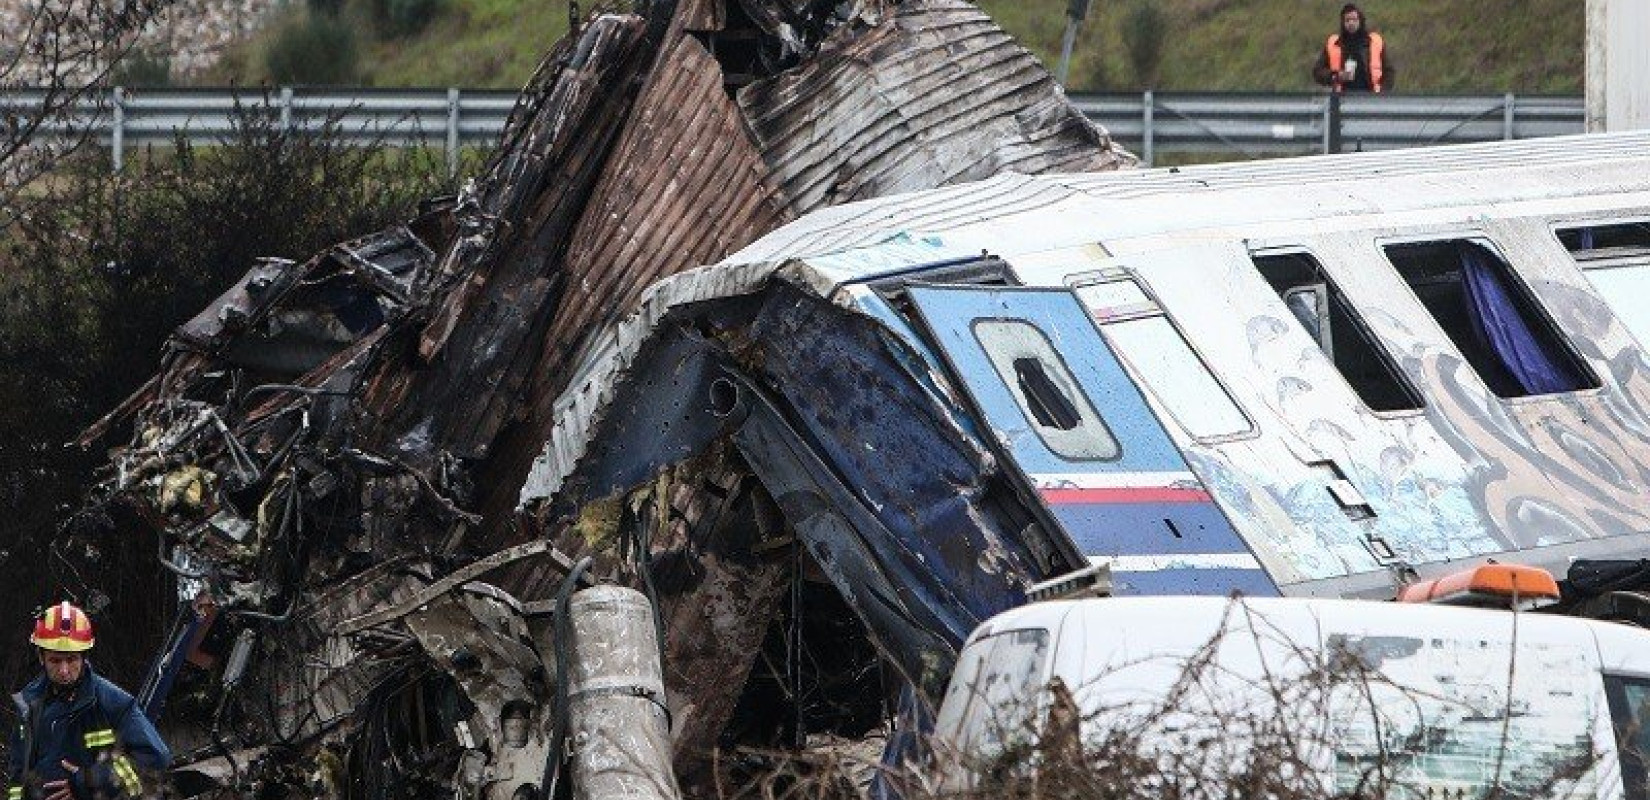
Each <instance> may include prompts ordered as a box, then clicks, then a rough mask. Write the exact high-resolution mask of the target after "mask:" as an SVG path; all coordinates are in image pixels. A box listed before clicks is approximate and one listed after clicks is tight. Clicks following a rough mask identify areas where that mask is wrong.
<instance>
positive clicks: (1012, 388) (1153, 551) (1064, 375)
mask: <svg viewBox="0 0 1650 800" xmlns="http://www.w3.org/2000/svg"><path fill="white" fill-rule="evenodd" d="M909 291H910V297H911V300H912V302H913V303H914V304H915V306H916V308H917V310H918V313H919V316H920V317H921V319H922V321H923V323H924V325H925V326H926V327H927V329H928V332H929V334H930V336H931V337H932V338H933V341H934V343H935V345H936V346H937V347H938V349H939V350H940V352H941V353H942V354H943V357H944V358H945V360H946V362H947V365H948V366H949V367H950V369H951V372H952V374H953V375H954V376H955V377H956V379H957V380H958V381H959V382H960V383H961V384H962V386H963V388H964V390H965V391H966V392H967V394H968V399H969V400H970V401H971V403H972V405H973V407H974V409H975V410H976V412H977V413H978V415H979V420H980V422H981V423H982V425H983V426H985V427H986V428H988V429H989V430H990V431H991V433H992V434H994V435H995V436H996V437H997V439H998V441H999V442H1000V443H1001V444H1002V446H1003V449H1004V450H1006V451H1007V453H1008V454H1009V455H1011V456H1012V458H1013V459H1014V461H1015V463H1016V465H1017V466H1018V468H1019V470H1020V471H1021V472H1022V473H1023V474H1024V475H1025V477H1026V478H1027V479H1028V480H1029V481H1030V482H1031V485H1032V486H1034V487H1035V488H1036V490H1037V493H1038V495H1039V497H1040V498H1041V500H1042V502H1043V503H1045V504H1046V505H1047V506H1048V508H1049V510H1050V511H1051V512H1052V515H1053V516H1054V518H1055V520H1056V521H1057V522H1058V523H1059V524H1060V525H1061V526H1063V527H1064V529H1065V532H1066V534H1067V535H1068V536H1070V537H1071V539H1072V541H1073V542H1075V543H1076V545H1077V547H1078V549H1079V550H1081V551H1082V552H1083V554H1084V555H1086V556H1088V557H1090V558H1091V559H1094V560H1107V561H1110V562H1111V563H1112V574H1113V579H1114V584H1115V587H1116V591H1117V593H1118V594H1227V593H1229V592H1232V591H1241V592H1243V593H1245V594H1249V595H1275V594H1277V593H1278V590H1277V586H1276V584H1274V583H1273V582H1272V580H1271V578H1269V577H1268V576H1267V574H1266V572H1265V571H1264V570H1263V569H1262V568H1261V564H1260V562H1259V561H1258V560H1257V559H1256V558H1255V556H1254V554H1253V553H1252V552H1251V551H1250V549H1249V547H1248V546H1247V545H1246V544H1245V543H1244V542H1243V540H1242V539H1241V538H1240V537H1239V536H1238V534H1237V532H1236V531H1234V530H1233V529H1232V526H1231V525H1230V524H1229V523H1228V522H1227V520H1226V517H1225V515H1224V514H1222V513H1221V511H1220V509H1219V507H1217V506H1216V505H1215V504H1214V501H1213V500H1212V499H1211V498H1210V496H1209V493H1208V491H1207V490H1206V489H1205V488H1204V486H1203V484H1202V483H1201V482H1200V481H1199V480H1198V479H1197V477H1196V476H1195V475H1193V474H1192V472H1191V469H1190V468H1189V467H1188V466H1187V464H1186V461H1185V459H1184V458H1182V457H1181V455H1180V451H1179V449H1178V448H1176V447H1175V445H1174V443H1173V442H1172V441H1171V440H1170V437H1169V434H1168V433H1167V432H1166V431H1165V430H1164V428H1163V423H1162V422H1160V421H1159V420H1158V418H1157V416H1156V415H1155V414H1153V412H1152V410H1151V408H1150V407H1149V406H1148V405H1147V403H1146V400H1145V398H1144V397H1143V396H1142V395H1141V394H1140V390H1139V389H1138V388H1137V387H1136V386H1135V385H1134V382H1133V381H1131V380H1130V379H1129V377H1128V375H1127V373H1126V372H1125V371H1124V369H1123V367H1122V365H1121V364H1119V363H1118V361H1117V358H1116V356H1115V355H1114V354H1113V353H1112V351H1111V349H1110V348H1109V347H1108V346H1107V345H1106V342H1105V340H1104V339H1102V338H1101V336H1100V332H1099V330H1098V329H1097V328H1096V327H1095V325H1094V322H1093V320H1092V319H1090V317H1089V316H1088V312H1087V311H1086V310H1085V309H1084V307H1083V305H1082V304H1081V303H1080V302H1079V301H1078V299H1077V297H1076V296H1075V295H1073V294H1072V293H1071V292H1070V291H1068V290H1065V289H1035V288H1019V287H939V286H912V287H910V289H909Z"/></svg>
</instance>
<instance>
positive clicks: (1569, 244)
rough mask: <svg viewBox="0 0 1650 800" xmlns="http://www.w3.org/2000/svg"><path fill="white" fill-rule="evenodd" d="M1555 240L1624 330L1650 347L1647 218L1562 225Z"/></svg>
mask: <svg viewBox="0 0 1650 800" xmlns="http://www.w3.org/2000/svg"><path fill="white" fill-rule="evenodd" d="M1558 240H1559V241H1560V242H1563V243H1564V246H1565V248H1567V249H1568V250H1569V251H1570V255H1572V256H1574V257H1575V260H1576V266H1578V267H1581V274H1582V275H1585V276H1586V277H1587V281H1588V282H1589V283H1591V284H1593V289H1595V290H1597V291H1598V293H1599V296H1600V297H1603V298H1604V302H1605V303H1606V304H1608V305H1609V306H1610V310H1611V311H1614V312H1615V314H1616V318H1617V319H1619V320H1621V324H1622V325H1623V326H1625V327H1626V328H1627V332H1628V333H1631V334H1632V335H1633V338H1635V339H1638V340H1639V344H1640V345H1641V346H1643V347H1650V303H1645V302H1644V298H1646V297H1650V222H1633V223H1627V224H1622V225H1600V226H1596V227H1588V228H1562V229H1560V230H1559V231H1558Z"/></svg>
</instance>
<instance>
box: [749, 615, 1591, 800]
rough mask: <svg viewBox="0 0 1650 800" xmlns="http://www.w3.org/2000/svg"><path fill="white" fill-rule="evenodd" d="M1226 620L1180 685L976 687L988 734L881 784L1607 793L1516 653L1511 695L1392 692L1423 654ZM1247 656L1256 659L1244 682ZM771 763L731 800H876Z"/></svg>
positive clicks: (1130, 678) (860, 770) (1034, 792)
mask: <svg viewBox="0 0 1650 800" xmlns="http://www.w3.org/2000/svg"><path fill="white" fill-rule="evenodd" d="M1226 622H1227V624H1225V625H1223V626H1222V633H1220V634H1217V635H1216V636H1215V637H1214V638H1212V639H1210V640H1209V641H1208V642H1207V643H1206V644H1204V645H1203V646H1202V647H1201V648H1199V649H1198V650H1197V651H1196V652H1194V653H1192V654H1190V655H1189V656H1185V657H1180V658H1177V661H1178V664H1177V666H1176V668H1175V669H1174V670H1172V671H1171V670H1167V669H1165V665H1163V664H1157V663H1151V660H1146V659H1143V660H1142V661H1141V662H1139V663H1131V664H1124V665H1113V666H1111V667H1109V668H1107V669H1106V670H1105V671H1103V672H1102V673H1099V674H1096V675H1094V676H1093V677H1092V678H1091V679H1089V680H1087V681H1085V682H1084V683H1083V685H1080V686H1074V687H1068V686H1066V685H1065V683H1064V682H1063V681H1061V680H1060V679H1059V678H1058V677H1056V678H1054V679H1053V680H1052V681H1049V682H1048V683H1047V684H1046V685H1043V686H1042V687H1041V689H1040V690H1039V688H1038V686H1037V685H1035V684H1033V685H1031V687H1030V691H1029V692H1024V693H1021V692H1019V691H1018V687H1014V686H1012V685H1007V686H1005V685H1003V684H1001V683H997V684H992V683H991V681H992V680H995V678H993V679H989V680H982V681H980V682H978V684H977V685H974V686H972V687H968V688H967V689H966V691H967V692H969V693H970V694H972V695H974V699H976V700H979V701H983V702H987V703H989V704H990V706H989V712H990V713H989V714H987V715H986V716H985V717H984V724H983V725H980V726H976V727H974V728H972V729H970V730H965V731H961V732H960V733H959V732H958V731H945V730H943V727H942V731H941V734H942V736H944V737H945V738H944V739H943V740H939V739H936V740H935V741H933V742H931V745H932V747H931V751H932V752H931V754H930V758H929V760H928V762H927V763H925V764H923V765H921V766H915V767H911V768H907V769H902V770H897V771H883V772H882V775H883V777H884V779H886V780H887V781H888V782H889V783H891V784H892V785H894V786H896V787H897V788H898V791H899V794H900V795H901V796H902V797H904V798H905V800H974V799H975V798H979V799H980V800H984V798H1014V799H1016V800H1020V799H1023V800H1061V799H1063V798H1072V799H1073V800H1077V798H1081V799H1082V800H1136V798H1138V800H1164V799H1165V798H1167V799H1168V800H1217V799H1218V800H1230V799H1231V798H1257V799H1258V798H1265V799H1266V800H1330V799H1331V798H1336V799H1341V798H1358V799H1359V800H1363V799H1366V798H1367V799H1368V800H1388V799H1389V798H1390V799H1392V800H1398V799H1400V798H1401V799H1402V800H1422V799H1423V798H1439V797H1444V798H1451V799H1452V800H1453V798H1456V797H1460V798H1495V799H1496V800H1503V799H1505V800H1511V799H1512V798H1565V797H1594V796H1596V795H1597V793H1598V789H1597V787H1598V786H1599V785H1600V784H1601V783H1603V782H1606V781H1613V780H1615V776H1616V774H1617V772H1616V766H1615V763H1614V759H1606V758H1604V753H1603V752H1601V748H1600V747H1599V746H1598V744H1597V742H1596V741H1595V738H1594V735H1593V734H1594V732H1595V731H1596V730H1597V729H1598V723H1599V722H1600V721H1601V720H1600V717H1599V716H1597V715H1600V714H1605V713H1607V712H1605V711H1604V710H1603V709H1598V708H1594V709H1593V714H1594V715H1591V716H1588V715H1579V716H1578V715H1573V714H1568V713H1567V710H1566V709H1564V708H1560V707H1558V706H1556V705H1555V706H1553V707H1550V708H1546V709H1543V708H1533V707H1532V703H1536V704H1539V701H1538V700H1535V699H1532V698H1538V697H1539V696H1541V695H1540V692H1539V691H1536V692H1531V691H1530V689H1531V688H1532V687H1536V688H1538V689H1540V688H1546V685H1545V684H1543V683H1542V681H1543V680H1548V679H1550V676H1543V675H1528V676H1525V677H1524V678H1522V679H1519V676H1518V668H1517V667H1518V665H1517V663H1516V662H1517V661H1518V659H1517V658H1513V657H1512V653H1511V652H1510V651H1511V650H1512V648H1508V651H1509V652H1506V653H1487V654H1485V655H1484V656H1483V657H1482V658H1483V659H1484V660H1483V661H1482V662H1481V665H1484V666H1486V667H1487V669H1488V670H1489V671H1490V672H1491V673H1493V674H1495V675H1497V676H1498V677H1499V678H1503V679H1504V680H1505V683H1504V684H1502V685H1501V686H1500V687H1499V688H1500V689H1502V690H1504V691H1503V692H1486V693H1485V694H1484V696H1482V697H1475V696H1473V692H1474V691H1476V688H1477V687H1475V686H1467V685H1457V686H1451V685H1450V684H1449V683H1448V682H1447V681H1445V682H1438V683H1425V682H1423V681H1416V682H1415V683H1414V685H1404V684H1402V683H1401V682H1400V681H1399V680H1396V679H1395V678H1394V670H1393V669H1391V668H1390V664H1389V665H1388V668H1387V669H1383V668H1382V666H1383V662H1391V661H1393V660H1394V659H1397V658H1408V657H1417V656H1416V653H1417V652H1420V651H1411V652H1410V653H1408V654H1407V655H1405V654H1400V653H1398V652H1397V651H1396V650H1395V649H1393V648H1394V647H1395V641H1396V640H1395V639H1390V638H1389V639H1383V638H1381V637H1368V638H1366V639H1356V638H1338V637H1334V636H1331V637H1330V639H1329V641H1330V646H1329V647H1318V646H1316V645H1313V646H1300V645H1297V644H1296V643H1294V642H1293V641H1291V640H1290V638H1289V637H1288V636H1287V635H1286V634H1285V632H1284V631H1283V630H1281V629H1279V628H1275V627H1272V626H1271V625H1270V623H1269V622H1268V621H1267V620H1266V619H1264V618H1261V617H1260V616H1259V615H1258V614H1256V613H1255V612H1254V611H1253V610H1251V609H1250V608H1248V607H1247V606H1245V605H1244V604H1242V603H1241V602H1238V603H1234V604H1233V605H1232V606H1231V607H1230V610H1229V612H1228V619H1227V621H1226ZM1239 622H1241V623H1242V624H1236V623H1239ZM1413 641H1415V642H1423V644H1422V648H1423V650H1424V648H1425V647H1427V646H1429V645H1427V644H1425V643H1424V642H1425V640H1422V639H1415V640H1413ZM1383 648H1385V649H1383ZM1243 650H1247V651H1249V652H1250V653H1262V654H1263V656H1264V657H1263V658H1261V659H1259V660H1258V662H1250V663H1249V664H1247V665H1246V666H1245V667H1244V668H1242V669H1234V668H1233V666H1232V662H1233V660H1234V659H1233V658H1231V656H1232V654H1233V653H1235V652H1239V651H1243ZM1519 652H1524V651H1519ZM1437 657H1438V656H1437V654H1436V653H1433V654H1431V655H1428V654H1426V653H1424V652H1423V653H1421V655H1420V656H1419V658H1422V659H1425V658H1433V659H1434V660H1436V659H1437ZM1497 659H1500V660H1497ZM1538 659H1539V656H1538ZM1503 661H1504V662H1505V663H1502V662H1503ZM1434 666H1435V665H1434ZM1522 666H1523V667H1524V668H1525V669H1530V668H1532V667H1534V668H1539V667H1540V666H1541V665H1530V664H1524V665H1522ZM1397 672H1400V673H1402V672H1403V670H1398V671H1397ZM1165 675H1167V676H1168V679H1167V680H1149V679H1146V678H1149V677H1150V676H1165ZM1515 686H1516V687H1518V688H1517V691H1515ZM1491 688H1494V687H1491ZM955 691H957V689H956V688H955V687H954V688H953V692H955ZM1131 692H1132V696H1131ZM1585 693H1587V692H1577V693H1576V694H1578V695H1579V694H1585ZM1553 694H1554V696H1558V695H1561V694H1563V693H1562V692H1554V693H1553ZM1015 697H1017V698H1018V701H1014V702H1011V701H1009V699H1008V698H1015ZM941 724H942V726H943V725H944V724H945V721H944V719H943V718H942V721H941ZM947 734H949V736H946V735H947ZM763 755H765V756H766V757H768V758H769V759H770V760H771V768H770V769H768V770H767V771H766V772H764V773H762V774H759V775H757V776H756V777H755V778H753V779H752V780H750V781H749V782H748V783H746V784H743V785H740V786H737V787H719V788H721V789H722V790H723V791H722V796H724V797H728V798H762V800H791V799H792V798H795V799H796V800H801V799H802V798H808V799H809V800H826V799H827V798H829V799H830V800H838V798H840V799H841V800H849V799H850V798H852V799H854V800H859V799H860V798H866V797H870V796H871V795H870V793H869V792H868V790H867V785H866V781H865V780H864V779H863V777H859V776H862V775H863V774H864V773H865V771H867V770H884V768H883V767H881V766H879V765H877V764H876V763H874V761H872V762H869V763H867V762H866V761H863V760H861V761H854V760H849V759H844V758H843V757H842V755H841V754H839V753H825V754H806V755H801V756H792V757H789V758H781V757H779V756H778V754H771V753H769V754H763Z"/></svg>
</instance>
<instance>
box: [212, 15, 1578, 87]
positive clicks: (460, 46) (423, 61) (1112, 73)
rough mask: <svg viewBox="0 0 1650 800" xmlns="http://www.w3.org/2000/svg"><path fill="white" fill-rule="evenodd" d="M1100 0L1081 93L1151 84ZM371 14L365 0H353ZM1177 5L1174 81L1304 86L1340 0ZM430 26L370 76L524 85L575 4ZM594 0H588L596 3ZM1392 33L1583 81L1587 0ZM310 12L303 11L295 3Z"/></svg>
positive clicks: (446, 19) (1044, 18) (1018, 29)
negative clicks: (1145, 81)
mask: <svg viewBox="0 0 1650 800" xmlns="http://www.w3.org/2000/svg"><path fill="white" fill-rule="evenodd" d="M1147 1H1148V0H1093V4H1092V10H1091V11H1090V13H1089V18H1088V20H1087V22H1086V23H1085V24H1084V27H1083V29H1082V33H1081V35H1080V36H1079V38H1078V42H1077V46H1076V48H1075V55H1074V57H1073V59H1072V68H1071V80H1070V85H1071V87H1072V89H1073V90H1075V91H1087V90H1120V91H1132V90H1138V89H1142V88H1147V87H1145V86H1144V85H1143V81H1142V80H1141V79H1140V78H1139V77H1138V76H1137V75H1136V74H1135V71H1134V69H1133V67H1132V66H1130V64H1129V61H1128V58H1127V57H1126V55H1125V52H1126V49H1125V47H1124V43H1123V42H1124V40H1123V32H1122V29H1123V27H1124V26H1123V24H1122V20H1123V18H1124V16H1125V14H1126V12H1127V11H1128V9H1129V8H1130V6H1131V4H1132V3H1135V2H1147ZM350 2H351V3H352V4H353V6H352V9H351V11H350V13H351V14H353V15H355V17H356V18H357V19H358V20H360V19H363V18H362V17H361V15H362V14H363V12H362V11H361V8H362V7H364V5H365V0H350ZM1156 2H1158V3H1159V5H1160V6H1161V8H1162V9H1163V12H1164V14H1165V16H1166V17H1167V21H1168V25H1167V29H1168V36H1167V41H1166V42H1165V43H1164V47H1163V59H1162V64H1161V67H1160V76H1159V79H1158V80H1157V81H1156V85H1155V86H1154V87H1151V88H1157V89H1163V90H1201V89H1209V90H1256V91H1306V90H1310V89H1311V88H1312V79H1311V74H1310V73H1311V67H1312V62H1313V61H1314V60H1315V59H1316V57H1317V53H1318V50H1319V48H1321V47H1322V46H1323V39H1324V37H1325V36H1327V35H1328V34H1329V33H1330V32H1331V31H1332V30H1333V28H1334V25H1335V19H1336V13H1337V12H1338V11H1339V9H1340V6H1341V3H1340V2H1329V1H1322V0H1311V2H1303V1H1302V0H1156ZM446 3H447V5H446V8H445V11H444V12H443V13H442V14H441V15H440V16H439V17H438V18H436V19H435V20H433V21H432V22H431V24H430V25H429V27H427V28H426V29H425V30H424V31H423V32H421V33H419V34H418V35H416V36H412V37H409V38H404V39H394V40H378V39H375V38H374V37H373V35H372V34H371V32H370V28H371V25H370V24H369V23H367V22H365V21H364V20H363V21H362V22H361V23H360V25H359V27H360V28H361V30H362V32H363V37H362V38H363V42H364V47H363V50H362V51H363V55H364V57H363V63H362V65H361V74H362V77H363V80H364V81H366V82H367V83H369V84H371V85H376V86H466V87H500V88H504V87H508V88H514V87H518V86H521V85H522V84H523V83H524V82H525V81H526V80H527V78H528V76H529V75H530V74H531V73H532V70H533V68H534V66H536V65H537V63H538V59H539V56H540V55H541V54H542V53H543V52H544V51H545V50H547V49H548V48H549V46H550V44H551V43H552V42H554V41H555V40H556V38H557V37H559V36H561V35H562V34H563V33H565V32H566V30H567V3H566V2H565V0H555V1H554V2H543V1H542V0H539V1H538V2H528V1H527V0H446ZM586 5H588V4H586ZM980 5H981V6H982V7H984V8H985V9H986V10H987V11H988V12H990V13H991V15H992V16H993V17H995V18H996V19H997V21H998V22H999V23H1000V24H1001V25H1002V26H1003V27H1004V28H1006V29H1007V30H1008V31H1009V32H1010V33H1013V34H1014V35H1015V36H1017V37H1019V38H1020V40H1021V41H1022V42H1023V43H1024V44H1025V45H1026V46H1027V47H1029V48H1030V49H1031V50H1032V51H1033V52H1035V53H1037V54H1038V56H1039V57H1041V58H1042V59H1043V60H1044V63H1045V64H1047V65H1049V66H1050V68H1052V67H1053V65H1054V62H1055V59H1057V58H1058V55H1059V48H1060V37H1061V33H1062V31H1063V30H1064V26H1065V8H1066V1H1065V0H982V2H980ZM1362 5H1363V7H1364V9H1365V11H1366V13H1368V14H1369V16H1370V20H1371V22H1372V24H1373V27H1374V28H1375V29H1376V30H1378V31H1381V32H1382V33H1383V34H1384V35H1385V36H1386V38H1387V41H1388V43H1389V45H1388V46H1389V48H1390V49H1391V52H1392V55H1393V60H1394V61H1395V63H1396V64H1397V66H1398V68H1399V70H1398V73H1399V74H1398V79H1399V83H1398V88H1399V90H1401V91H1406V92H1520V93H1540V92H1560V93H1572V94H1573V93H1578V92H1580V91H1581V84H1582V70H1583V61H1582V45H1583V37H1584V25H1583V11H1584V7H1585V5H1586V4H1585V3H1583V2H1581V0H1371V2H1369V3H1366V4H1362ZM293 13H301V12H293ZM260 47H262V44H261V43H260V42H257V41H254V42H250V43H247V44H245V45H242V46H241V47H240V48H237V50H236V52H235V53H234V54H232V56H231V58H230V59H228V61H227V62H226V66H225V67H224V68H223V69H222V70H219V71H218V72H217V73H216V74H214V75H211V76H207V78H206V82H214V83H216V82H222V81H229V80H233V81H236V82H239V83H242V84H248V83H253V84H255V83H259V82H262V81H263V80H264V79H265V78H266V75H265V74H261V73H260V70H261V59H260V57H259V53H260V52H261V51H260V49H259V48H260Z"/></svg>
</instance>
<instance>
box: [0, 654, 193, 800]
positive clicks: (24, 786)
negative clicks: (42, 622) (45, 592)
mask: <svg viewBox="0 0 1650 800" xmlns="http://www.w3.org/2000/svg"><path fill="white" fill-rule="evenodd" d="M47 688H48V687H47V678H46V676H45V675H43V674H42V675H41V676H39V677H38V678H36V679H35V680H34V681H32V682H30V683H29V685H28V686H26V687H24V688H23V691H21V692H18V693H17V695H16V696H15V698H14V699H15V700H16V702H17V705H18V707H19V710H20V711H23V712H25V713H24V719H23V721H22V722H21V724H19V725H18V728H17V731H16V733H15V734H14V735H13V737H12V747H11V765H10V766H11V769H10V776H9V777H10V780H9V786H8V791H7V800H25V798H27V797H28V796H29V795H31V794H32V793H34V792H35V791H37V790H38V788H39V787H40V786H41V785H42V784H45V783H48V782H51V781H56V780H63V779H65V778H70V779H71V780H72V781H73V782H74V783H75V785H76V787H77V788H79V789H89V790H93V791H94V792H102V793H103V794H105V795H108V796H115V795H122V794H123V795H126V796H128V797H131V796H136V795H139V794H141V793H142V792H143V784H142V781H141V780H140V777H139V769H140V768H141V769H145V770H153V771H159V770H164V769H166V767H168V766H170V764H171V762H172V752H171V750H170V749H168V748H167V746H166V743H165V742H163V741H161V738H160V733H159V732H157V731H156V730H155V726H154V725H153V724H151V723H150V722H149V718H148V717H146V716H144V714H143V710H142V709H140V708H138V707H137V704H136V702H135V701H134V700H133V699H132V696H131V695H129V694H127V693H126V692H125V691H124V690H123V689H121V688H120V687H118V686H116V685H114V684H113V683H110V682H109V681H107V680H104V679H103V678H101V677H98V676H97V675H96V674H94V673H93V672H92V668H91V665H90V664H87V665H86V672H85V675H84V676H83V677H82V678H81V682H80V685H79V686H78V687H77V688H76V690H75V692H74V695H73V697H72V699H67V700H64V699H56V698H49V697H48V696H47ZM63 761H68V762H69V763H71V764H74V765H76V766H78V767H80V771H79V772H77V773H75V774H73V775H72V776H71V775H70V774H69V773H68V772H67V771H66V770H64V769H63V766H62V763H61V762H63Z"/></svg>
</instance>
